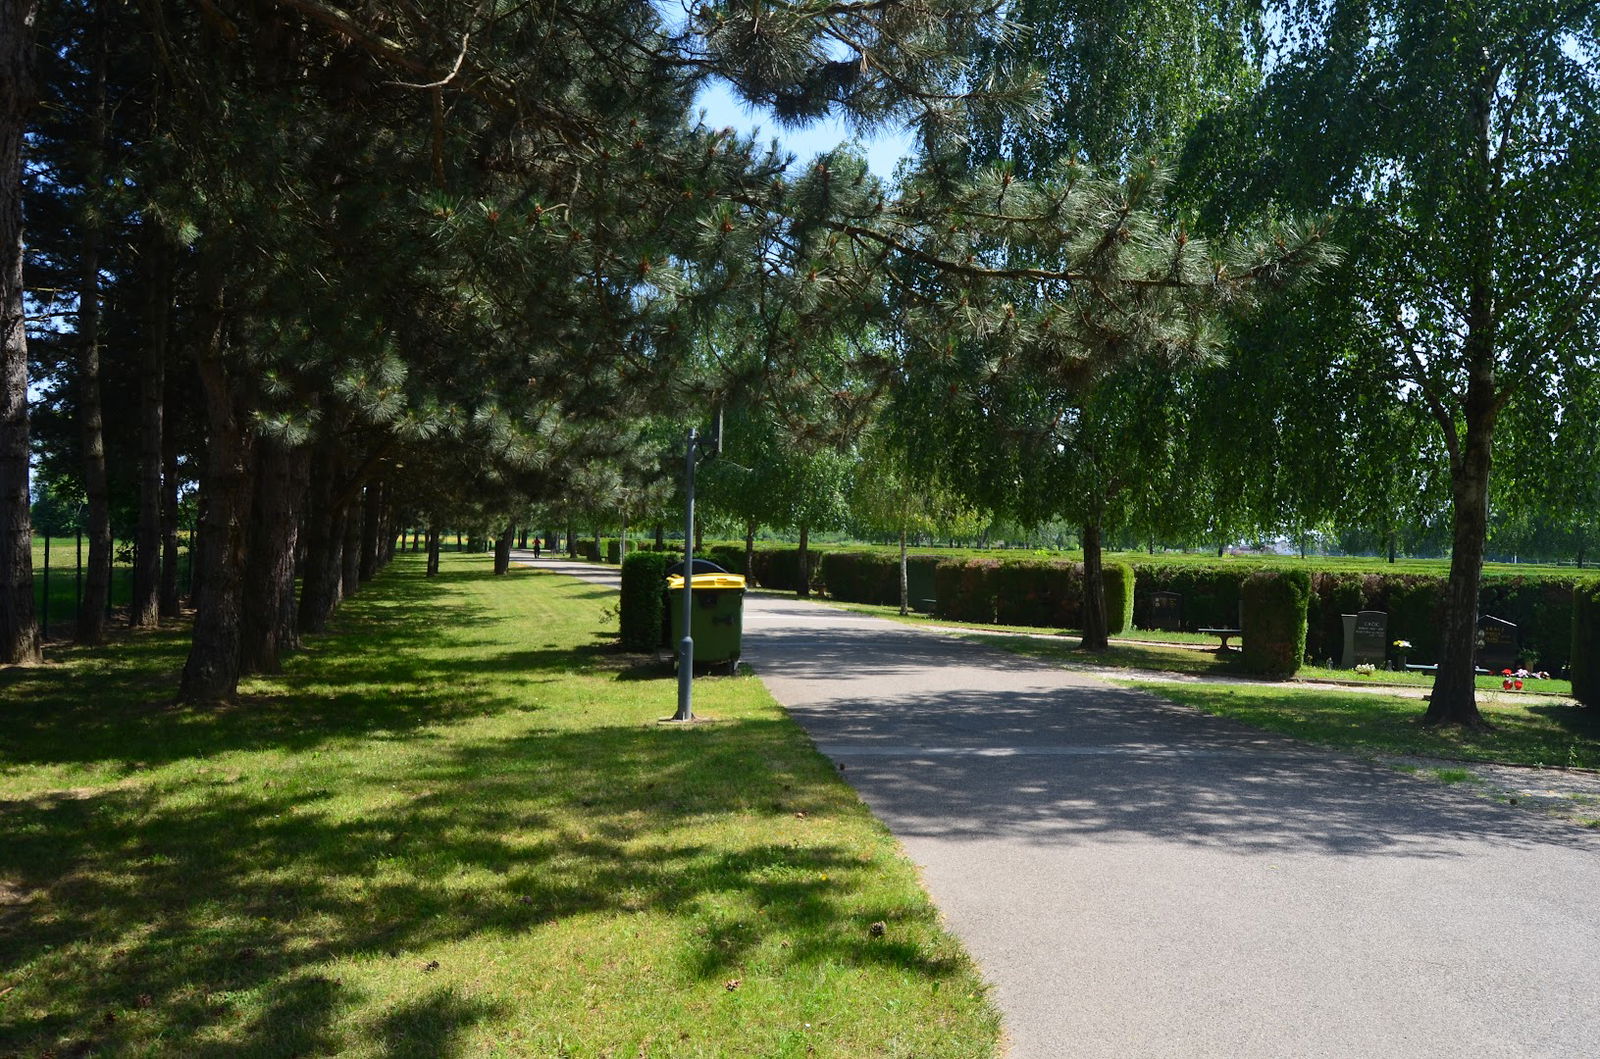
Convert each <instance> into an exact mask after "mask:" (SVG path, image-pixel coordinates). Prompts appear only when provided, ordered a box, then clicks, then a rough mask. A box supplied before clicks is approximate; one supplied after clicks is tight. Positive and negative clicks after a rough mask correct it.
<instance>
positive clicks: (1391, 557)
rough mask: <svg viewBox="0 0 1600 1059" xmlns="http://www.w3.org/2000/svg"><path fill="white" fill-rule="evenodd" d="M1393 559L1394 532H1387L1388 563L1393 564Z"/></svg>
mask: <svg viewBox="0 0 1600 1059" xmlns="http://www.w3.org/2000/svg"><path fill="white" fill-rule="evenodd" d="M1394 557H1395V532H1394V531H1393V530H1390V531H1389V562H1390V563H1391V564H1393V562H1394Z"/></svg>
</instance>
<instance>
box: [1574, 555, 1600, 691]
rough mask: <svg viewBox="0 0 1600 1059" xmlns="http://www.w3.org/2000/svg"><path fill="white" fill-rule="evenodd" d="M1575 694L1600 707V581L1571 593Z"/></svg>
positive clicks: (1583, 585)
mask: <svg viewBox="0 0 1600 1059" xmlns="http://www.w3.org/2000/svg"><path fill="white" fill-rule="evenodd" d="M1571 650H1572V662H1571V668H1572V697H1573V698H1575V699H1577V700H1578V701H1579V702H1581V703H1583V704H1584V705H1585V706H1588V707H1590V708H1591V709H1592V708H1595V707H1600V581H1584V582H1580V583H1578V584H1577V585H1575V586H1574V587H1573V592H1572V648H1571Z"/></svg>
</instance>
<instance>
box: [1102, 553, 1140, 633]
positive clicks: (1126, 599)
mask: <svg viewBox="0 0 1600 1059" xmlns="http://www.w3.org/2000/svg"><path fill="white" fill-rule="evenodd" d="M1100 580H1101V582H1102V583H1103V584H1104V585H1105V593H1106V632H1107V634H1108V635H1111V636H1121V635H1122V634H1123V633H1125V632H1128V631H1129V630H1130V629H1132V628H1133V567H1131V566H1126V565H1124V564H1122V563H1108V564H1106V565H1105V566H1104V567H1102V568H1101V571H1100Z"/></svg>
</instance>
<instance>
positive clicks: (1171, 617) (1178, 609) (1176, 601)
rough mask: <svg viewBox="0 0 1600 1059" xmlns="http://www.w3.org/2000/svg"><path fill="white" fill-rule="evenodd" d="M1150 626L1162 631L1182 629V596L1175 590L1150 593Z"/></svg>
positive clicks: (1178, 630)
mask: <svg viewBox="0 0 1600 1059" xmlns="http://www.w3.org/2000/svg"><path fill="white" fill-rule="evenodd" d="M1150 627H1151V628H1152V629H1160V630H1161V631H1162V632H1180V631H1182V629H1183V597H1182V596H1181V595H1179V594H1178V593H1176V592H1152V593H1150Z"/></svg>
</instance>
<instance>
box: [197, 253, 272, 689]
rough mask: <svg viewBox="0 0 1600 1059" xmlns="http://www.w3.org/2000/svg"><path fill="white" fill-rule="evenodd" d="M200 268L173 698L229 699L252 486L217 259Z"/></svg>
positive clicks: (235, 670)
mask: <svg viewBox="0 0 1600 1059" xmlns="http://www.w3.org/2000/svg"><path fill="white" fill-rule="evenodd" d="M201 274H202V276H204V277H206V278H205V279H204V281H203V282H204V283H205V285H206V286H205V291H204V294H203V296H202V298H201V312H202V313H203V314H204V316H203V319H204V324H205V326H204V330H203V331H202V334H203V336H204V338H203V340H202V341H201V343H200V344H199V345H197V346H196V349H195V360H196V367H197V369H198V372H199V376H200V385H201V392H202V394H203V395H204V401H205V411H206V424H207V427H208V430H207V437H206V452H205V459H204V461H203V466H202V472H201V473H202V475H203V478H202V482H201V488H202V489H203V491H204V492H205V496H206V504H205V515H204V521H203V524H202V526H201V530H200V532H201V538H202V547H201V549H200V570H199V576H198V578H197V580H198V582H199V588H198V591H197V593H196V596H195V617H194V640H193V643H192V644H191V646H190V648H189V659H188V661H187V662H186V663H185V664H184V667H183V685H182V688H181V689H180V691H179V698H181V699H183V700H184V701H186V702H197V703H212V702H226V701H228V700H230V699H232V698H233V695H234V692H235V691H237V690H238V686H239V661H240V658H239V646H240V636H241V634H242V631H243V629H242V626H243V610H244V568H245V555H246V549H247V547H248V544H247V539H246V538H247V531H248V527H249V525H250V507H251V501H252V498H253V493H254V490H253V488H252V485H253V483H252V482H251V477H250V476H251V469H252V467H251V453H250V438H249V435H248V434H247V433H246V431H245V423H244V417H243V416H241V415H240V414H239V409H238V407H237V406H236V404H235V401H234V395H233V392H232V386H231V384H230V381H229V379H228V372H227V367H226V365H225V364H224V363H223V327H224V321H223V309H222V298H223V291H222V275H223V264H222V262H221V261H219V260H217V259H216V258H215V256H211V260H209V261H203V262H202V263H201Z"/></svg>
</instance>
